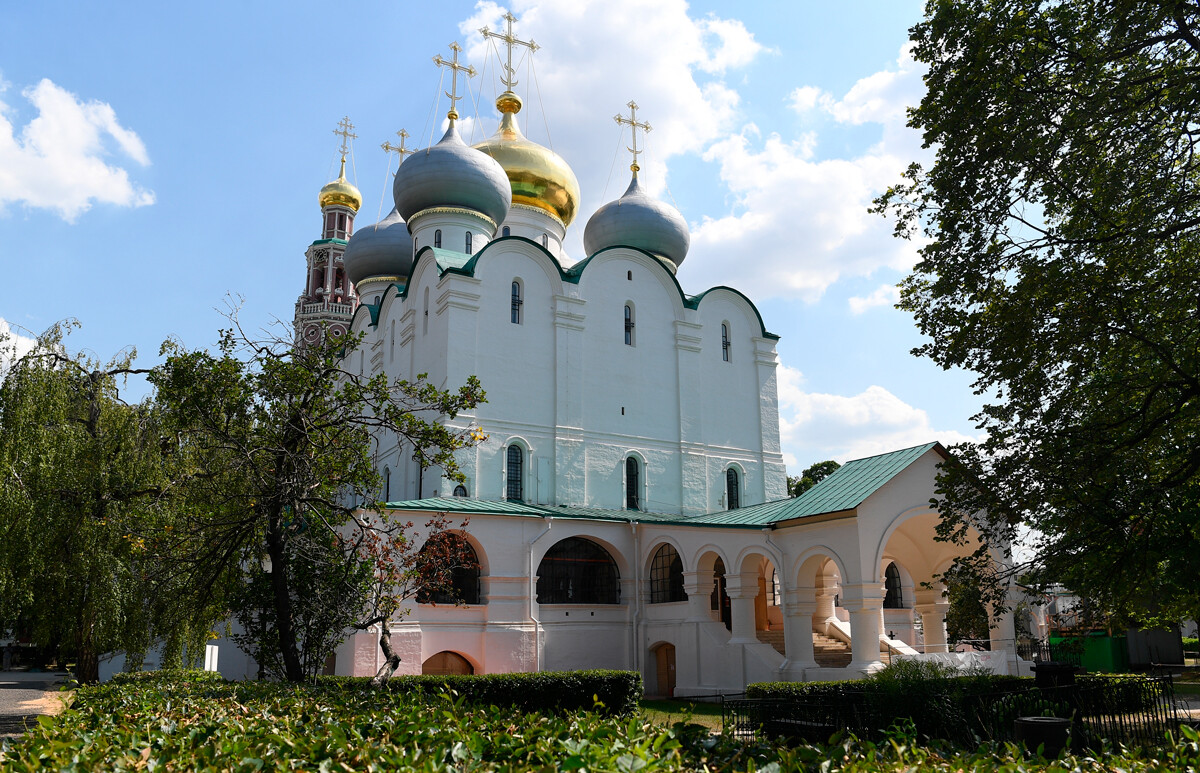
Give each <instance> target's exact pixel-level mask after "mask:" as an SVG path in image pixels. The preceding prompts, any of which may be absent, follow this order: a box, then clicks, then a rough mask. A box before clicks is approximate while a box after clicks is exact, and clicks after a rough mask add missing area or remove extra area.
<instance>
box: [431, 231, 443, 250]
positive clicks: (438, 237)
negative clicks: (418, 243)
mask: <svg viewBox="0 0 1200 773" xmlns="http://www.w3.org/2000/svg"><path fill="white" fill-rule="evenodd" d="M433 246H434V247H441V246H442V229H440V228H439V229H437V230H436V231H434V232H433Z"/></svg>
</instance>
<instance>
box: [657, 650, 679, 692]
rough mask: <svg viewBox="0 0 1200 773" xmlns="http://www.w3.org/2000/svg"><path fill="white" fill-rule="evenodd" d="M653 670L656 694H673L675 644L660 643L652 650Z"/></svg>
mask: <svg viewBox="0 0 1200 773" xmlns="http://www.w3.org/2000/svg"><path fill="white" fill-rule="evenodd" d="M654 670H655V673H656V676H657V677H658V680H657V681H658V694H659V695H665V696H667V697H668V698H670V697H672V696H674V695H675V645H674V644H660V645H658V647H656V648H655V650H654Z"/></svg>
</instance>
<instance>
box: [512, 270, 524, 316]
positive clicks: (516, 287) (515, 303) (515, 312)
mask: <svg viewBox="0 0 1200 773" xmlns="http://www.w3.org/2000/svg"><path fill="white" fill-rule="evenodd" d="M522 303H524V301H522V300H521V283H520V282H518V281H516V280H515V279H514V280H513V283H512V311H511V312H510V314H509V321H510V322H512V323H513V324H514V325H519V324H521V304H522Z"/></svg>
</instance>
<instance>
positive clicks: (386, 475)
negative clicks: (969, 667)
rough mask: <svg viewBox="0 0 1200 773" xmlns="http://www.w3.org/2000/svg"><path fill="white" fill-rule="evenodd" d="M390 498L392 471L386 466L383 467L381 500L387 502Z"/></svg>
mask: <svg viewBox="0 0 1200 773" xmlns="http://www.w3.org/2000/svg"><path fill="white" fill-rule="evenodd" d="M391 499H392V471H391V469H390V468H388V467H384V468H383V501H384V502H389V501H391Z"/></svg>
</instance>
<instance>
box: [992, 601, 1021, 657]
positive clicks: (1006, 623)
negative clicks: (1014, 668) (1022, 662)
mask: <svg viewBox="0 0 1200 773" xmlns="http://www.w3.org/2000/svg"><path fill="white" fill-rule="evenodd" d="M1012 606H1013V602H1012V601H1009V602H1008V610H1007V611H1006V612H1002V613H1001V614H1000V616H999V619H997V617H996V616H995V614H994V613H995V611H996V610H995V606H994V605H992V604H988V605H987V610H988V639H989V640H990V641H991V644H992V652H1007V653H1009V656H1010V657H1011V656H1012V655H1013V654H1015V653H1016V651H1017V626H1016V618H1015V617H1014V615H1013V611H1012Z"/></svg>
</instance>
